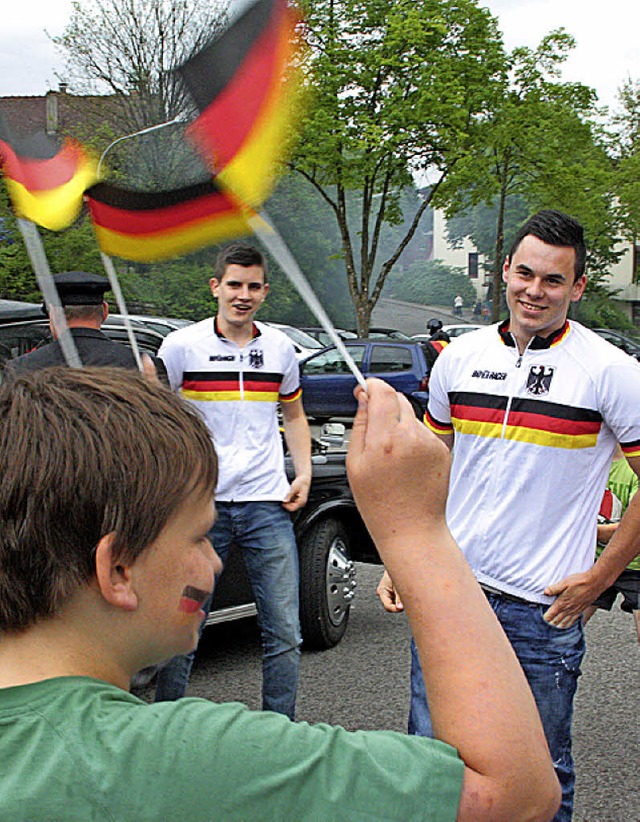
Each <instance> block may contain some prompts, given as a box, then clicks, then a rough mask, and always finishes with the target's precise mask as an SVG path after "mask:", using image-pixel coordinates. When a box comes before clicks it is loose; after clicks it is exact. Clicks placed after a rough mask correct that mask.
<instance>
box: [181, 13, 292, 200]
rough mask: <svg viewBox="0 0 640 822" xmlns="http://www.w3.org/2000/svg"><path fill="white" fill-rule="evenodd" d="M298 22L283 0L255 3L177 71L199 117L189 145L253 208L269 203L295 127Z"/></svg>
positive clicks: (191, 131)
mask: <svg viewBox="0 0 640 822" xmlns="http://www.w3.org/2000/svg"><path fill="white" fill-rule="evenodd" d="M297 22H298V17H297V16H296V15H295V14H294V13H293V12H292V10H291V9H290V8H289V7H288V5H287V2H286V0H257V2H256V3H255V4H254V5H253V6H251V7H250V8H249V9H248V10H247V11H246V12H244V14H242V15H241V16H240V17H239V18H238V19H237V20H236V21H235V22H234V23H232V25H231V26H230V27H229V28H228V29H227V30H226V31H225V32H223V34H222V35H220V36H219V37H217V38H216V39H214V40H213V41H212V42H211V43H210V44H209V45H208V46H206V47H205V48H204V49H203V50H202V51H201V52H199V53H198V54H196V55H195V56H194V57H192V58H191V59H189V60H188V61H187V62H186V63H184V64H183V65H182V66H180V67H179V68H178V69H177V72H178V73H179V74H180V76H181V77H182V79H183V81H184V83H185V85H186V86H187V88H188V90H189V92H190V93H191V96H192V97H193V100H194V102H195V104H196V106H197V108H198V110H199V111H200V116H199V117H198V118H197V119H196V120H195V121H194V122H193V123H192V124H191V125H190V126H189V128H188V129H187V133H188V135H189V137H190V138H191V139H192V140H193V141H194V143H195V144H196V146H197V147H198V148H199V150H200V151H201V152H202V154H203V155H204V156H205V157H206V158H207V160H208V161H209V162H210V163H211V165H212V170H213V171H214V173H216V174H217V179H218V181H219V182H220V184H221V185H223V186H226V187H227V188H228V189H229V190H230V191H232V192H233V193H234V194H235V195H237V196H238V197H239V198H240V199H241V200H242V201H243V202H245V203H248V204H249V205H251V206H252V207H254V208H257V207H259V206H260V205H261V204H262V203H263V202H264V200H265V199H266V198H267V197H268V196H269V193H270V191H271V189H272V187H273V184H274V181H275V176H276V165H277V162H278V160H280V159H281V158H282V156H283V153H284V150H285V147H286V144H287V134H288V130H289V129H290V128H291V125H292V124H293V120H294V113H295V112H294V108H295V107H294V102H293V98H294V96H295V95H294V94H293V93H292V90H293V88H294V86H295V81H294V80H293V79H292V78H291V77H289V78H288V79H287V80H286V81H285V74H286V72H287V69H288V67H289V64H290V63H291V60H292V57H293V54H294V41H295V34H294V29H295V26H296V24H297Z"/></svg>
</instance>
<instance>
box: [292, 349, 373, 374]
mask: <svg viewBox="0 0 640 822" xmlns="http://www.w3.org/2000/svg"><path fill="white" fill-rule="evenodd" d="M348 351H349V353H350V354H351V356H352V357H353V359H354V361H355V363H356V365H358V366H361V365H362V360H363V358H364V345H350V346H349V347H348ZM302 370H303V373H304V374H350V373H351V371H350V369H349V366H348V365H347V364H346V362H345V361H344V360H343V359H342V356H341V354H340V352H339V351H338V349H337V348H330V349H329V350H328V351H323V352H322V354H316V355H315V357H310V358H309V359H308V360H307V361H306V362H305V363H304V365H303V367H302Z"/></svg>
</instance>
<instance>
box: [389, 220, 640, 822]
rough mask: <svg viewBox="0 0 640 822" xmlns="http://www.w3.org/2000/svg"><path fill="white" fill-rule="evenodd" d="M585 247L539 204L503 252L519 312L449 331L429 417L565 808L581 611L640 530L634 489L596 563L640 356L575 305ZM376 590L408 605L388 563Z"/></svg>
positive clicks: (633, 416) (635, 416) (418, 703)
mask: <svg viewBox="0 0 640 822" xmlns="http://www.w3.org/2000/svg"><path fill="white" fill-rule="evenodd" d="M585 259H586V247H585V243H584V239H583V232H582V227H581V226H580V224H579V223H578V222H577V221H576V220H574V219H573V218H571V217H568V216H567V215H565V214H562V213H561V212H558V211H552V210H547V211H541V212H539V213H538V214H535V215H534V216H533V217H531V219H530V220H528V221H527V223H526V224H525V225H524V226H523V227H522V228H521V230H520V231H519V232H518V235H517V237H516V239H515V241H514V243H513V245H512V247H511V249H510V251H509V255H508V256H507V259H506V261H505V263H504V269H503V280H504V282H505V284H506V297H507V304H508V306H509V319H508V320H506V321H505V322H503V323H501V324H500V325H494V326H491V327H488V328H486V329H481V330H479V331H476V332H473V333H471V334H465V335H464V336H463V337H462V338H461V339H460V340H457V341H456V344H455V345H451V346H447V348H446V349H445V350H444V351H443V353H442V354H441V355H440V357H439V358H438V361H437V363H436V365H435V366H434V369H433V372H432V374H431V379H430V382H429V405H428V409H427V415H426V418H425V419H426V421H427V424H428V425H429V427H430V428H431V429H432V430H433V431H435V432H436V433H437V434H438V435H439V436H440V437H441V439H442V440H443V441H444V442H445V443H446V444H447V445H448V446H449V447H450V448H451V447H453V446H455V447H453V464H452V471H451V480H450V485H449V497H448V502H447V522H448V524H449V527H450V528H451V531H452V533H453V535H454V537H455V538H456V540H457V542H458V543H459V545H460V547H461V548H462V550H463V552H464V554H465V556H466V558H467V560H468V562H469V564H470V565H471V568H472V569H473V571H474V573H475V575H476V578H477V579H478V581H479V582H480V585H481V586H482V587H483V588H484V590H485V593H486V595H487V598H488V599H489V602H490V603H491V605H492V607H493V608H494V610H495V612H496V614H497V616H498V619H499V620H500V622H501V624H502V626H503V628H504V630H505V633H506V634H507V636H508V638H509V640H510V641H511V643H512V645H513V648H514V650H515V652H516V654H517V656H518V658H519V659H520V662H521V664H522V667H523V669H524V671H525V674H526V676H527V679H528V681H529V684H530V686H531V689H532V691H533V694H534V696H535V699H536V702H537V704H538V709H539V711H540V715H541V718H542V722H543V725H544V728H545V733H546V736H547V741H548V743H549V747H550V750H551V756H552V759H553V761H554V763H555V766H556V771H557V774H558V776H559V778H560V782H561V785H562V788H563V804H562V807H561V810H560V812H559V814H558V816H557V817H556V818H557V820H568V819H570V818H571V813H572V804H573V785H574V771H573V760H572V756H571V719H572V712H573V697H574V694H575V690H576V687H577V682H578V677H579V675H580V664H581V661H582V656H583V653H584V635H583V629H582V623H581V620H580V618H579V617H580V614H581V613H582V611H583V609H584V608H585V607H586V606H587V605H589V604H590V603H591V602H593V601H594V600H595V599H596V598H597V596H598V595H599V594H600V593H601V591H602V590H604V589H605V588H607V587H608V586H609V585H610V584H611V583H612V582H613V580H614V579H615V578H616V577H617V575H618V574H619V573H620V572H621V571H622V569H623V568H624V567H625V566H626V565H627V564H628V562H629V561H630V560H631V559H632V557H633V556H635V554H636V553H637V552H638V548H639V543H640V499H639V500H638V501H637V502H636V501H635V500H634V502H633V503H632V505H631V506H630V507H629V514H628V515H625V518H624V521H623V523H624V522H626V524H625V527H624V528H623V523H621V528H623V531H622V535H616V538H615V541H612V543H611V544H610V547H609V548H607V550H606V551H605V552H603V554H602V557H601V558H600V559H599V560H598V562H597V563H596V564H595V565H594V545H595V532H596V521H597V513H598V509H599V506H600V501H601V499H602V493H603V491H604V487H605V484H606V481H607V476H608V471H609V465H610V463H611V457H612V455H613V452H614V450H615V447H616V442H618V441H619V442H620V443H621V445H622V448H623V451H624V452H625V454H626V456H627V458H628V460H629V463H630V465H631V466H632V468H633V469H634V471H636V473H638V472H639V471H640V366H639V365H638V363H637V362H636V361H635V360H634V359H633V358H632V357H629V356H628V355H627V354H624V353H623V352H621V351H619V350H618V349H616V348H615V347H614V346H612V345H610V344H608V343H606V342H605V341H604V340H603V339H602V338H601V337H599V336H598V335H596V334H594V333H593V332H592V331H589V330H588V329H586V328H584V327H583V326H581V325H580V324H579V323H576V322H574V321H570V320H567V313H568V310H569V307H570V305H571V303H572V302H575V301H577V300H579V299H580V297H581V296H582V294H583V292H584V289H585V285H586V277H585V274H584V270H585ZM619 536H621V538H618V537H619ZM607 552H608V555H607ZM379 594H380V597H381V599H382V600H383V603H384V604H385V607H386V608H387V610H390V611H397V610H401V607H402V604H401V602H398V600H397V598H396V596H395V592H394V589H393V583H392V581H391V578H390V577H389V575H388V574H385V576H384V577H383V579H382V581H381V583H380V586H379ZM412 663H413V664H412V691H411V711H410V716H409V729H410V732H412V733H416V734H421V735H430V733H431V722H430V716H429V707H428V705H427V701H426V697H425V691H424V685H423V682H422V674H421V670H420V661H419V659H418V656H417V654H416V652H415V646H414V649H413V657H412ZM495 675H496V676H497V677H499V676H500V671H499V670H496V672H495Z"/></svg>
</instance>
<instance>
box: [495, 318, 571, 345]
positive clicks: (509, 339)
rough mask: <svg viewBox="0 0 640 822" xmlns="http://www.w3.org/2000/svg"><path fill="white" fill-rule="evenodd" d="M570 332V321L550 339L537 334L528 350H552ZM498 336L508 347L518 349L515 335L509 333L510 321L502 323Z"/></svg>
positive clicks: (552, 334)
mask: <svg viewBox="0 0 640 822" xmlns="http://www.w3.org/2000/svg"><path fill="white" fill-rule="evenodd" d="M570 330H571V326H570V325H569V320H565V321H564V325H563V326H561V327H560V328H557V329H556V330H555V331H552V332H551V334H549V336H548V337H539V336H538V335H537V334H536V336H535V337H533V339H532V340H531V342H530V343H529V345H528V346H527V349H528V350H529V351H540V350H542V349H545V348H551V347H552V346H554V345H558V344H559V343H561V342H562V340H564V338H565V337H566V336H567V334H568V333H569V331H570ZM498 334H499V335H500V338H501V339H502V342H503V343H504V344H505V345H508V346H509V347H511V348H515V347H516V341H515V339H514V337H513V334H512V333H511V332H510V331H509V320H508V319H507V320H505V321H504V322H502V323H500V325H499V326H498Z"/></svg>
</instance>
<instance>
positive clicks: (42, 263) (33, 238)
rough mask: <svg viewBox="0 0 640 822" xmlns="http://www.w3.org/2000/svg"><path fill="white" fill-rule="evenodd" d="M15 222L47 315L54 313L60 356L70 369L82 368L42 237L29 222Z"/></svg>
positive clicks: (21, 220) (22, 220) (19, 220)
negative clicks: (62, 356) (61, 355)
mask: <svg viewBox="0 0 640 822" xmlns="http://www.w3.org/2000/svg"><path fill="white" fill-rule="evenodd" d="M16 221H17V223H18V228H19V229H20V233H21V234H22V237H23V239H24V244H25V246H26V249H27V254H28V255H29V259H30V260H31V265H32V267H33V270H34V272H35V275H36V279H37V281H38V286H39V288H40V291H41V292H42V296H43V298H44V301H45V304H46V306H47V309H48V310H49V314H50V315H51V311H52V310H53V311H55V317H56V331H57V332H58V342H59V343H60V349H61V350H62V354H63V355H64V358H65V360H66V362H67V365H68V366H69V367H70V368H82V362H81V360H80V355H79V354H78V349H77V348H76V344H75V342H74V340H73V337H72V336H71V332H70V331H69V326H68V325H67V318H66V317H65V314H64V310H63V308H62V304H61V303H60V297H59V296H58V289H57V288H56V285H55V283H54V281H53V277H52V275H51V269H50V268H49V261H48V260H47V255H46V254H45V251H44V246H43V245H42V237H41V236H40V234H39V233H38V229H37V228H36V227H35V225H34V224H33V223H32V222H31V221H30V220H25V219H24V217H17V218H16Z"/></svg>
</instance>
